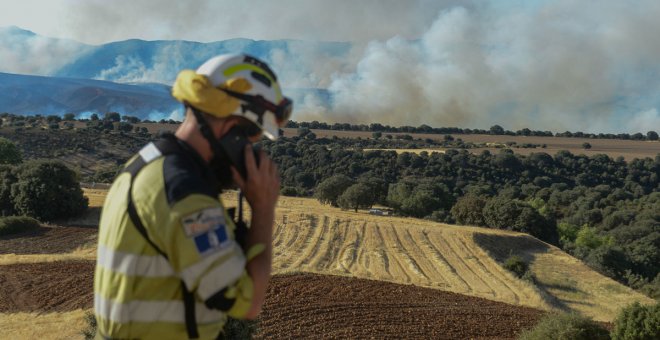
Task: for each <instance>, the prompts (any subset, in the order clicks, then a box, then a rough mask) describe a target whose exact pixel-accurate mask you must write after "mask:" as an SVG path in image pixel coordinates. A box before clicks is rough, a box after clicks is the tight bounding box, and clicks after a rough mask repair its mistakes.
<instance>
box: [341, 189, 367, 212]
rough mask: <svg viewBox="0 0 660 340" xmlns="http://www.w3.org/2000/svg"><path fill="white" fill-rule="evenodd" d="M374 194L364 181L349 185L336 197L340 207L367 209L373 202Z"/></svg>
mask: <svg viewBox="0 0 660 340" xmlns="http://www.w3.org/2000/svg"><path fill="white" fill-rule="evenodd" d="M374 198H375V197H374V195H373V193H372V190H371V188H370V187H369V186H368V185H366V184H365V183H356V184H353V185H351V186H350V187H348V188H347V189H346V191H344V193H343V194H341V195H340V196H339V198H338V199H337V204H338V205H339V207H341V208H342V209H355V212H357V211H358V209H359V208H363V209H367V208H371V206H372V205H373V204H374Z"/></svg>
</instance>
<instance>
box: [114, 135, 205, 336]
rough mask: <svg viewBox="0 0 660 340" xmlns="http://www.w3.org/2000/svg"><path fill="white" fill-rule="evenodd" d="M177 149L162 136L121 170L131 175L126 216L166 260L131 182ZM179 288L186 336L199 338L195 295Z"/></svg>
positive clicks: (182, 283)
mask: <svg viewBox="0 0 660 340" xmlns="http://www.w3.org/2000/svg"><path fill="white" fill-rule="evenodd" d="M178 150H179V146H178V145H177V142H176V140H174V139H173V138H169V137H166V138H163V139H161V140H159V141H157V142H155V143H149V144H147V145H146V146H145V147H144V148H142V150H140V152H139V157H137V158H136V159H135V160H134V161H133V162H131V164H129V165H128V166H127V167H126V168H125V169H124V171H122V172H127V173H129V174H130V175H131V184H130V187H129V189H128V198H127V202H128V209H127V210H128V216H129V217H130V219H131V222H133V225H134V226H135V229H137V231H138V232H140V235H142V237H144V239H145V241H147V243H149V245H151V247H152V248H154V249H155V250H156V251H157V252H158V253H159V254H160V255H162V256H163V257H164V258H165V259H166V260H169V258H168V257H167V254H165V252H164V251H163V250H161V249H160V248H159V247H158V246H157V245H156V244H155V243H154V242H153V241H152V240H151V238H150V237H149V233H148V232H147V229H146V228H145V227H144V224H143V223H142V219H140V215H139V214H138V212H137V209H136V208H135V204H134V203H133V183H134V182H135V178H136V177H137V174H138V173H139V172H140V170H142V169H143V168H144V167H145V166H146V165H147V164H149V163H150V162H152V161H154V160H156V159H158V158H160V157H163V156H167V155H170V154H173V153H175V152H177V151H178ZM181 289H182V291H183V307H184V311H185V320H186V331H187V332H188V338H190V339H197V338H199V333H198V331H197V321H196V317H195V297H194V295H193V293H192V292H191V291H190V290H188V288H187V287H186V285H185V283H184V282H183V280H181Z"/></svg>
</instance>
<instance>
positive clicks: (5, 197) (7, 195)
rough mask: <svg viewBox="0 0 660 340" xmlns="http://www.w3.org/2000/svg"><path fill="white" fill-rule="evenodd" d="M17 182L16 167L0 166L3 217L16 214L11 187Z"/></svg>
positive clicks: (0, 193) (0, 204) (0, 198)
mask: <svg viewBox="0 0 660 340" xmlns="http://www.w3.org/2000/svg"><path fill="white" fill-rule="evenodd" d="M15 182H16V176H15V175H14V167H13V166H11V165H6V164H0V213H1V214H2V216H9V215H13V214H14V203H13V202H12V197H11V186H12V184H14V183H15Z"/></svg>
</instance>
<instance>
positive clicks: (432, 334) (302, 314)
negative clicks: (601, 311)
mask: <svg viewBox="0 0 660 340" xmlns="http://www.w3.org/2000/svg"><path fill="white" fill-rule="evenodd" d="M93 273H94V261H66V262H64V261H62V262H51V263H33V264H14V265H5V266H0V312H1V313H13V312H56V311H57V312H62V311H71V310H74V309H78V308H91V307H92V301H93V292H92V282H93V275H94V274H93ZM542 316H543V312H542V311H539V310H535V309H531V308H524V307H518V306H512V305H508V304H504V303H499V302H493V301H489V300H485V299H480V298H474V297H469V296H465V295H460V294H454V293H448V292H442V291H438V290H434V289H429V288H420V287H416V286H408V285H397V284H393V283H387V282H381V281H371V280H364V279H355V278H346V277H339V276H325V275H314V274H296V275H286V276H275V277H273V278H272V280H271V282H270V285H269V288H268V293H267V298H266V304H265V306H264V309H263V312H262V315H261V321H260V326H259V330H258V333H257V334H256V338H268V339H278V338H280V339H284V338H286V339H291V338H294V339H298V338H311V337H319V336H320V337H323V338H340V339H344V338H377V339H383V338H401V337H405V338H432V339H468V338H470V339H513V338H515V337H516V335H517V334H519V333H520V332H521V331H522V330H523V329H526V328H531V327H532V326H533V325H534V324H535V323H536V322H537V321H538V320H539V318H540V317H542Z"/></svg>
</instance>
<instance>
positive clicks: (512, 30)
mask: <svg viewBox="0 0 660 340" xmlns="http://www.w3.org/2000/svg"><path fill="white" fill-rule="evenodd" d="M639 3H640V4H639V5H638V6H628V5H626V4H624V3H621V2H619V1H601V2H598V5H597V6H595V5H594V6H591V5H587V4H586V3H582V2H573V1H558V2H557V1H555V2H552V3H548V4H540V5H539V6H537V7H535V6H532V7H511V6H509V7H499V8H497V7H493V6H489V5H486V4H482V5H480V6H475V7H473V8H465V7H454V8H451V9H448V10H443V11H441V12H440V13H439V15H438V17H437V18H436V20H435V21H434V22H433V23H432V24H431V25H430V26H429V28H428V29H427V30H426V32H425V33H424V34H423V35H422V36H421V38H420V39H419V40H409V39H403V38H400V37H394V38H391V39H388V40H384V41H373V42H371V43H370V44H369V45H368V46H367V48H366V50H365V52H364V55H363V56H362V58H361V60H360V61H359V62H358V63H357V65H356V68H355V71H354V72H347V73H341V74H337V75H335V76H334V78H333V81H332V82H331V84H330V86H329V89H330V91H331V93H332V96H333V105H332V107H330V108H329V109H328V110H327V112H323V113H322V114H321V115H319V114H318V111H316V112H314V111H313V110H305V109H303V114H302V115H301V116H302V117H314V118H318V117H320V116H325V117H327V118H326V119H325V120H331V121H353V122H363V123H369V122H380V123H387V124H392V125H414V126H417V125H420V124H429V125H431V126H462V127H481V128H488V127H489V126H490V125H493V124H500V125H503V126H505V127H506V128H510V129H518V128H522V127H530V128H532V129H538V130H555V131H557V130H571V131H576V130H582V131H592V132H627V131H635V132H636V131H643V130H642V129H653V128H655V129H658V128H660V122H659V119H658V115H657V110H656V108H657V107H658V104H660V100H659V99H660V98H659V97H658V94H659V93H660V92H659V90H660V81H659V80H658V78H657V75H658V74H660V64H658V63H657V60H659V59H660V40H658V39H657V38H655V37H654V35H655V32H658V31H659V30H660V21H658V20H656V18H657V17H658V15H659V14H660V3H658V2H652V1H639ZM590 6H591V7H597V8H591V7H590ZM317 109H318V108H315V110H317Z"/></svg>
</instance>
